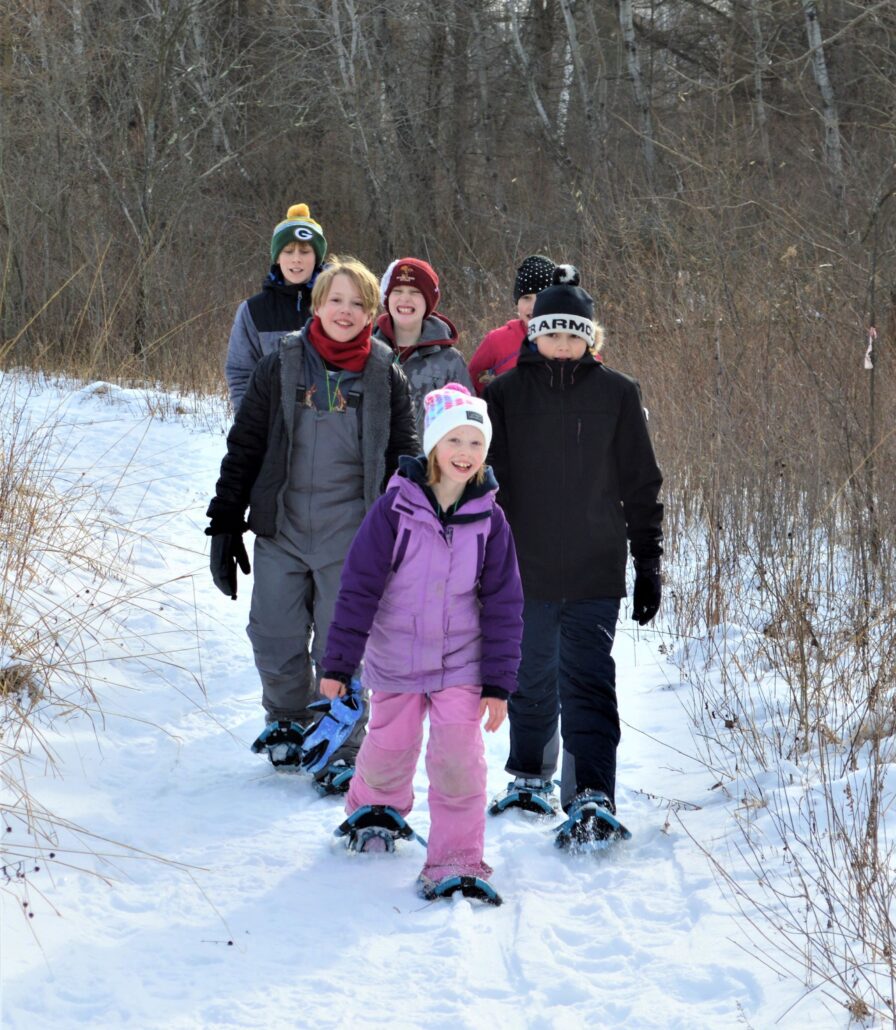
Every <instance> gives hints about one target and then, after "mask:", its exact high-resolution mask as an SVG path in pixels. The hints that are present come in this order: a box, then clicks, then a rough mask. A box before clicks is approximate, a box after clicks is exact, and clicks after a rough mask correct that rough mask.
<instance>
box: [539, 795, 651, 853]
mask: <svg viewBox="0 0 896 1030" xmlns="http://www.w3.org/2000/svg"><path fill="white" fill-rule="evenodd" d="M631 836H632V835H631V831H630V830H628V829H626V827H625V826H623V825H622V823H621V822H619V820H618V819H617V818H616V815H615V813H614V811H613V802H612V801H610V799H609V798H608V797H607V795H606V794H604V793H603V792H602V791H589V792H587V793H583V794H580V795H579V796H578V797H576V798H575V799H574V800H573V802H572V804H571V805H570V807H569V817H568V818H567V820H566V822H564V823H563V824H562V825H561V826H560V827H559V828H558V829H557V834H556V836H555V838H554V844H555V845H556V846H557V847H558V848H562V849H563V850H564V851H571V852H578V853H585V852H590V851H603V850H605V849H606V848H608V847H609V846H610V845H611V844H612V843H613V842H614V841H617V840H631Z"/></svg>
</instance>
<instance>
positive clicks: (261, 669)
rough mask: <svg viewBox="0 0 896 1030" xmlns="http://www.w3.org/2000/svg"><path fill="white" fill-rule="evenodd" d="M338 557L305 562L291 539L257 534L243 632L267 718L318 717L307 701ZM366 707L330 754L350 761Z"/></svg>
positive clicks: (314, 685) (313, 695)
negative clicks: (324, 561) (249, 602)
mask: <svg viewBox="0 0 896 1030" xmlns="http://www.w3.org/2000/svg"><path fill="white" fill-rule="evenodd" d="M342 564H343V562H342V560H340V561H337V562H331V563H329V564H327V565H324V566H322V567H320V568H316V567H314V566H313V565H309V564H308V563H307V561H306V559H305V558H304V557H302V556H301V555H300V554H299V553H298V552H297V551H296V550H295V549H294V548H293V547H292V546H291V545H290V543H289V541H288V540H287V539H286V538H285V537H283V536H282V535H279V536H277V537H257V538H256V540H255V553H254V556H253V567H252V572H253V580H254V584H253V587H252V605H251V607H250V609H249V625H248V626H247V627H246V632H247V634H248V635H249V640H250V641H251V642H252V650H253V652H254V655H255V667H256V668H257V669H258V675H259V676H260V678H261V686H262V705H263V706H264V710H265V713H266V717H267V720H268V722H272V721H274V720H278V719H289V720H292V721H295V722H298V723H301V724H302V725H307V724H308V723H309V722H311V721H316V720H317V719H319V718H320V715H319V713H314V712H309V710H308V705H310V704H311V703H312V702H314V701H319V700H320V699H321V696H320V693H319V690H318V686H319V682H320V674H321V671H322V670H321V668H320V662H321V660H322V658H323V654H324V649H325V647H326V643H327V631H328V630H329V628H330V623H331V621H332V619H333V608H334V606H335V604H336V597H337V595H338V593H339V577H340V574H341V572H342ZM366 723H367V713H366V712H365V714H364V716H363V717H362V718H361V719H360V720H359V721H358V723H357V725H356V726H355V728H354V730H353V731H352V735H351V736H350V737H349V739H348V740H347V741H346V742H345V744H344V745H343V747H342V748H340V749H339V751H337V752H336V754H335V755H334V759H338V758H344V759H345V760H346V761H347V762H350V763H352V764H353V763H354V756H355V755H356V754H357V752H358V748H359V747H360V746H361V740H362V739H363V737H364V732H365V726H366Z"/></svg>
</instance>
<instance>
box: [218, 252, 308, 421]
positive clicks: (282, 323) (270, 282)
mask: <svg viewBox="0 0 896 1030" xmlns="http://www.w3.org/2000/svg"><path fill="white" fill-rule="evenodd" d="M317 271H318V270H317V269H315V272H314V275H312V276H311V278H310V279H309V281H308V282H307V283H300V284H298V285H297V284H295V283H285V282H284V281H283V276H282V273H281V272H280V269H279V267H278V266H277V265H271V270H270V272H269V273H268V277H267V279H265V281H264V285H263V286H262V288H261V293H256V294H255V296H254V297H250V298H249V299H248V300H244V301H243V303H242V304H240V306H239V307H238V308H237V311H236V317H235V318H234V320H233V328H232V329H231V330H230V340H229V342H228V344H227V358H226V360H225V362H224V375H225V377H226V379H227V389H228V390H229V391H230V401H231V404H232V405H233V410H234V411H236V409H237V408H238V407H239V406H240V402H241V401H242V399H243V394H244V393H245V392H246V386H247V384H248V382H249V376H250V375H251V374H252V370H253V369H254V368H255V366H256V365H257V364H258V362H259V361H260V360H261V358H262V357H264V355H265V354H270V353H271V351H273V350H276V349H277V344H278V343H279V342H280V339H281V337H283V336H284V335H285V334H286V333H293V332H298V330H299V329H301V328H302V327H303V326H304V325H305V323H306V322H307V321H308V319H309V318H310V317H311V288H312V286H313V285H314V280H315V279H316V278H317Z"/></svg>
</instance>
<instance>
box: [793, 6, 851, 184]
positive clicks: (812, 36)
mask: <svg viewBox="0 0 896 1030" xmlns="http://www.w3.org/2000/svg"><path fill="white" fill-rule="evenodd" d="M803 15H804V17H805V20H806V37H807V39H808V40H809V49H810V50H811V51H812V74H813V75H814V76H815V84H816V85H817V86H818V92H819V94H820V96H821V115H822V119H823V122H824V155H825V163H826V164H827V167H828V171H829V172H830V174H831V180H832V185H833V188H834V196H835V197H836V199H837V201H838V202H839V203H842V201H843V200H844V193H845V184H844V180H843V145H842V143H841V139H840V118H839V115H838V114H837V99H836V96H835V95H834V88H833V86H832V85H831V79H830V76H829V75H828V65H827V61H826V59H825V55H824V47H823V46H822V41H821V25H820V24H819V21H818V9H817V7H816V5H815V0H803Z"/></svg>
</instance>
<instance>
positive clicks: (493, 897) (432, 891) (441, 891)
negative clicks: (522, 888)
mask: <svg viewBox="0 0 896 1030" xmlns="http://www.w3.org/2000/svg"><path fill="white" fill-rule="evenodd" d="M417 893H418V894H419V895H420V897H421V898H423V900H424V901H438V900H440V899H442V898H450V897H451V896H452V895H453V894H462V895H463V896H464V897H465V898H472V899H473V900H474V901H482V902H484V903H485V904H486V905H503V904H504V899H503V898H502V897H501V895H500V894H499V893H498V892H497V891H496V890H495V888H494V887H492V885H491V884H490V883H489V882H488V880H483V879H482V877H480V876H446V877H445V879H444V880H439V881H436V880H431V879H430V878H429V877H428V876H424V875H423V873H421V874H420V875H419V876H418V877H417Z"/></svg>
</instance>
